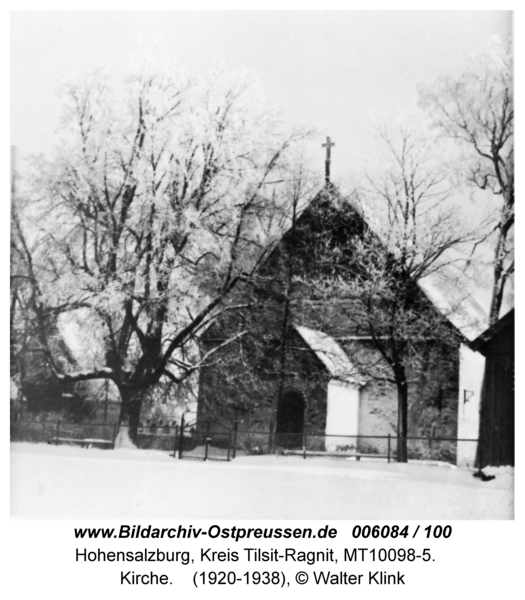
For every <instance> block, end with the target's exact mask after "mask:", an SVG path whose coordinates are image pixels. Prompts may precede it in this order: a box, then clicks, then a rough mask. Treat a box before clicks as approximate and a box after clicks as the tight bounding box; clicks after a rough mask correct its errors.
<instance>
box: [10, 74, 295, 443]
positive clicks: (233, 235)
mask: <svg viewBox="0 0 525 600" xmlns="http://www.w3.org/2000/svg"><path fill="white" fill-rule="evenodd" d="M64 93H65V108H66V110H65V113H64V120H63V126H62V132H63V139H62V142H61V146H60V148H59V149H58V152H57V154H56V156H55V158H54V159H53V160H52V161H50V162H43V161H41V162H40V163H39V164H38V165H37V167H36V169H35V172H34V173H33V175H32V178H31V180H30V183H29V184H28V185H27V186H26V190H25V195H26V197H28V198H30V200H31V201H30V202H26V203H25V204H24V205H23V206H22V204H17V206H16V207H15V210H14V216H13V221H14V229H15V230H16V232H17V238H18V240H17V247H18V250H19V254H20V256H22V257H23V260H24V262H25V269H26V272H27V277H28V281H29V282H30V288H31V293H30V296H29V302H30V308H31V313H32V318H33V320H34V322H35V324H36V328H37V333H38V335H37V339H38V342H39V344H40V349H41V351H42V352H43V353H44V355H45V357H46V361H47V362H48V364H49V366H50V368H51V369H52V370H53V372H54V373H55V375H56V377H57V378H58V379H59V380H60V381H63V382H68V381H82V380H90V379H109V380H112V381H113V382H114V383H115V384H116V386H117V387H118V390H119V392H120V396H121V425H124V426H126V427H123V428H122V431H123V432H124V431H127V430H128V428H129V433H130V436H131V438H132V440H134V439H135V436H136V431H137V426H138V422H139V416H140V410H141V405H142V399H143V398H144V395H145V394H146V393H147V392H148V390H149V389H151V387H152V386H155V385H156V384H157V383H158V382H159V381H161V380H166V381H171V382H173V383H175V384H180V383H182V382H183V381H184V380H187V378H188V377H190V375H191V374H192V373H195V371H196V370H197V369H199V368H200V367H202V366H203V365H205V364H206V363H207V361H208V360H209V359H210V358H211V354H212V353H213V351H210V352H208V353H207V354H204V355H202V354H199V353H197V352H196V351H195V348H196V342H197V339H198V336H199V333H200V332H201V331H202V330H203V329H204V328H206V327H207V326H208V325H209V323H210V322H211V321H212V320H213V319H214V318H216V316H217V314H218V313H219V312H220V310H221V308H224V307H223V302H224V300H225V298H227V296H228V295H229V294H230V293H231V291H232V290H233V289H234V288H235V286H236V285H237V284H238V282H240V281H242V280H243V279H244V278H246V277H249V276H250V274H251V273H252V272H253V270H254V269H255V268H256V266H257V264H258V263H259V262H260V261H261V260H262V259H263V258H264V256H265V255H266V252H267V244H268V240H269V239H270V238H271V235H272V233H273V232H272V227H273V225H272V223H273V221H272V214H273V213H274V212H275V210H276V206H277V205H278V204H279V190H280V188H281V187H282V185H283V181H284V180H285V179H286V178H287V177H288V173H289V168H290V164H289V154H290V151H291V150H292V149H293V148H294V147H295V146H296V145H297V143H298V142H300V141H301V139H303V138H304V136H305V134H304V132H297V131H295V132H292V133H290V134H283V133H282V132H280V131H279V124H278V122H277V120H276V118H275V116H274V115H273V114H272V113H270V112H268V111H267V110H265V109H264V108H263V107H262V105H261V100H260V95H259V93H258V90H257V86H256V82H255V81H253V79H251V78H249V77H248V76H246V75H230V74H227V73H225V72H224V71H223V70H216V71H214V72H212V73H211V74H210V75H207V76H197V75H192V74H187V73H181V72H173V71H170V70H169V69H162V68H159V67H155V68H154V69H151V68H137V69H135V70H132V71H131V72H130V74H129V75H128V78H127V80H126V82H125V86H124V88H123V90H120V95H119V94H113V95H112V93H111V89H110V87H109V84H108V79H107V78H106V77H104V76H101V75H99V76H95V77H94V78H92V79H90V80H86V81H83V82H81V83H80V84H77V85H69V86H67V87H66V88H65V90H64ZM118 98H121V99H120V101H119V100H118ZM51 324H58V327H60V328H61V331H63V332H65V335H66V336H67V332H68V330H69V331H71V330H72V329H73V328H74V330H75V331H76V332H77V337H81V338H82V343H81V345H83V347H84V348H85V351H84V355H85V356H84V359H85V362H89V365H88V366H87V367H86V368H85V369H83V370H81V371H78V370H77V371H76V372H64V371H63V368H62V365H61V364H60V361H59V360H58V359H57V357H56V354H55V352H54V351H53V346H52V343H51V340H50V339H49V331H50V326H51ZM242 335H243V332H242V331H241V332H238V333H236V334H235V336H234V337H233V338H232V339H236V338H237V337H238V336H242ZM232 339H230V340H225V342H224V345H227V344H228V343H230V342H231V341H232Z"/></svg>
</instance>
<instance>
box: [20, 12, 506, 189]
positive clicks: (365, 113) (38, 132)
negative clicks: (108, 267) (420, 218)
mask: <svg viewBox="0 0 525 600" xmlns="http://www.w3.org/2000/svg"><path fill="white" fill-rule="evenodd" d="M510 28H511V13H510V12H508V11H500V12H490V11H439V12H434V11H421V12H412V11H395V12H386V11H373V12H372V11H371V12H357V11H341V12H334V11H326V12H322V11H321V12H319V11H310V12H300V11H293V12H288V11H268V12H260V11H252V12H235V11H221V12H211V11H205V12H186V11H172V12H142V11H136V12H73V11H72V12H35V11H32V12H14V13H12V17H11V144H15V145H17V146H18V147H19V148H20V150H21V152H22V153H23V154H26V153H34V152H46V151H48V150H49V149H50V148H52V146H53V136H54V132H55V131H56V129H57V126H58V117H59V114H60V102H59V99H58V97H57V94H56V90H57V85H58V84H59V83H60V82H61V81H63V80H64V78H67V77H68V75H69V74H72V73H75V72H91V71H94V70H95V69H97V68H99V67H101V66H106V65H107V66H109V67H110V68H111V69H112V70H114V71H117V72H118V71H119V70H120V69H122V68H125V67H126V65H127V61H128V58H129V57H130V55H134V54H135V55H136V54H138V53H140V51H141V48H143V47H144V45H150V44H155V45H156V46H158V48H159V49H160V50H161V51H162V52H165V53H166V54H168V55H169V56H173V57H175V58H176V59H177V60H178V62H179V63H180V64H181V65H182V66H187V67H191V68H196V69H202V70H206V69H208V68H209V67H210V66H211V65H212V63H213V62H214V60H215V59H216V58H222V59H223V60H224V62H225V63H226V65H227V66H231V68H233V69H240V68H241V69H242V68H249V69H253V70H255V71H257V72H258V73H259V74H260V76H261V78H262V81H263V83H264V86H265V91H266V94H267V96H268V97H269V98H271V99H272V100H274V101H277V102H278V103H280V104H281V105H282V106H283V118H284V120H285V122H288V123H290V125H299V124H304V125H308V126H311V127H314V128H316V129H317V130H318V131H319V133H320V138H319V140H317V141H316V146H315V148H317V147H318V159H319V163H318V164H319V169H320V170H322V169H323V165H324V162H323V161H324V150H323V149H322V148H321V146H320V144H321V142H322V139H321V136H326V135H330V136H331V137H332V140H333V141H335V143H336V147H335V148H334V149H333V150H332V161H333V162H332V173H333V179H334V180H335V181H337V180H338V179H340V178H342V179H346V178H347V177H351V173H352V171H353V170H355V169H357V168H359V167H360V166H361V164H362V160H363V156H364V154H365V153H367V152H370V151H371V149H372V147H373V146H372V139H373V136H372V132H373V128H374V123H375V122H376V121H377V120H380V119H382V118H384V117H385V116H388V115H390V117H391V118H395V116H396V114H397V113H398V112H399V111H402V110H406V109H408V108H409V107H410V105H411V103H412V102H413V100H414V98H415V96H416V91H417V85H418V84H420V83H431V82H432V81H433V80H435V79H436V78H437V77H438V76H439V75H441V74H446V73H448V74H454V73H459V72H461V71H462V70H463V69H464V68H465V66H466V65H467V61H468V57H469V55H470V54H471V53H473V52H476V51H480V50H483V49H485V48H486V46H487V43H488V41H489V39H490V37H491V36H492V35H500V36H503V35H505V34H506V33H507V32H508V31H510ZM315 152H316V150H315V149H314V157H315V158H317V155H316V154H315Z"/></svg>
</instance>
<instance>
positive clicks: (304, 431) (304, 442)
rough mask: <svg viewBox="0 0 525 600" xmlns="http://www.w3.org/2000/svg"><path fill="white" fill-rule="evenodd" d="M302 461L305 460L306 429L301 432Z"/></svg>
mask: <svg viewBox="0 0 525 600" xmlns="http://www.w3.org/2000/svg"><path fill="white" fill-rule="evenodd" d="M303 459H304V460H306V429H304V430H303Z"/></svg>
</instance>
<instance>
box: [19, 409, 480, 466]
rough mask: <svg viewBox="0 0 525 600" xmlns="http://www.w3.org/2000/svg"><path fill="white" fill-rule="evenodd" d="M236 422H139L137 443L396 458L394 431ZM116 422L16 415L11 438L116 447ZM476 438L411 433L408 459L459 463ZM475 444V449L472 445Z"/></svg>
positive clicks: (210, 456) (186, 454) (210, 452)
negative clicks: (288, 428)
mask: <svg viewBox="0 0 525 600" xmlns="http://www.w3.org/2000/svg"><path fill="white" fill-rule="evenodd" d="M240 425H241V424H240V423H235V424H233V425H232V426H231V427H228V426H224V425H221V424H220V423H218V422H214V421H211V420H208V421H203V420H199V421H194V422H189V423H186V422H185V421H184V418H182V420H181V422H180V425H179V424H175V423H173V422H172V423H171V424H164V425H155V424H147V425H144V424H140V425H139V428H138V432H137V440H136V443H137V446H138V447H139V448H142V449H155V450H163V451H167V452H170V453H171V455H172V456H173V457H176V458H180V459H188V460H200V461H205V460H221V461H229V460H232V459H234V458H235V457H236V455H238V454H242V455H257V454H280V455H288V456H302V457H303V458H305V459H306V458H309V457H316V456H317V457H323V456H324V457H335V458H346V459H355V460H363V461H364V460H386V461H387V462H394V461H396V460H397V439H396V436H395V435H376V436H372V435H359V436H358V435H326V434H324V433H316V432H308V431H305V432H303V433H274V432H271V431H256V430H245V429H242V428H241V427H240ZM117 429H118V427H117V424H116V423H72V422H67V421H63V420H56V421H51V420H45V419H40V420H38V419H32V420H31V419H26V418H22V419H16V420H15V419H13V420H11V440H12V441H27V442H45V443H56V444H73V445H80V446H86V447H99V448H114V446H115V439H116V434H117ZM477 442H478V440H477V439H456V438H450V437H424V436H409V437H408V438H407V454H408V460H409V461H439V462H446V463H450V464H456V463H457V457H458V447H460V448H461V451H462V452H463V453H465V451H467V452H468V453H469V454H470V455H472V456H475V454H476V447H477ZM470 448H471V451H469V449H470Z"/></svg>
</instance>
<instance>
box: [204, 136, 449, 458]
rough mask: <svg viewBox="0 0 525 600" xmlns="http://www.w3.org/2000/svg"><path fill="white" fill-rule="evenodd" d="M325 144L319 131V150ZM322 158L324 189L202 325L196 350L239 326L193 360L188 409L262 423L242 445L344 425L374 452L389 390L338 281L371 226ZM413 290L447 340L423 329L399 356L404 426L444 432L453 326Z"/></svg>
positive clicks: (381, 445) (383, 433)
mask: <svg viewBox="0 0 525 600" xmlns="http://www.w3.org/2000/svg"><path fill="white" fill-rule="evenodd" d="M330 145H331V144H330V140H329V139H328V144H327V146H328V148H327V150H328V151H329V149H330ZM329 165H330V156H329V154H328V153H327V167H326V181H325V186H324V187H323V189H322V190H321V191H320V192H319V193H318V194H317V195H316V196H315V198H314V199H313V200H312V201H311V202H310V203H309V204H308V206H307V208H306V209H304V210H303V211H302V213H301V214H300V215H299V216H298V217H297V218H296V220H295V222H293V223H292V225H291V227H290V228H289V229H288V231H286V232H285V234H284V235H283V236H282V238H281V239H280V241H279V242H278V243H277V244H276V245H275V247H274V248H273V250H272V252H271V254H270V255H269V257H268V258H267V260H266V261H265V262H264V264H262V266H261V267H260V268H259V270H258V272H257V274H256V275H255V276H254V278H253V280H252V281H250V282H246V283H243V284H242V286H240V287H239V288H238V289H237V290H236V291H235V293H234V294H233V295H232V296H231V297H230V298H229V299H228V303H227V304H226V305H225V307H224V309H225V310H224V311H223V313H222V314H221V316H220V317H219V318H218V320H217V321H216V322H215V323H214V324H213V325H212V326H211V327H210V328H209V329H208V330H207V331H206V332H205V334H204V335H203V336H202V340H201V342H202V346H203V350H204V351H209V350H210V349H212V348H216V347H218V346H219V345H221V344H224V342H225V341H226V340H228V339H231V338H232V337H234V336H235V335H237V336H238V337H237V338H236V340H235V341H234V342H232V343H231V344H228V345H226V346H224V348H222V349H221V350H220V351H218V352H217V353H216V354H215V355H214V364H213V365H211V366H209V367H206V368H203V369H202V370H201V374H200V383H199V386H200V390H199V407H198V414H199V417H200V418H201V419H205V418H206V419H210V420H213V421H214V422H216V423H220V424H222V425H225V426H231V425H232V424H233V422H235V421H237V422H239V423H240V424H239V431H240V432H242V431H250V432H261V434H260V435H256V436H255V435H254V436H252V438H253V439H251V438H250V437H249V436H246V437H245V438H242V439H243V440H244V441H243V442H242V443H241V445H242V444H244V446H245V449H246V450H247V451H254V450H255V449H256V448H261V447H264V448H268V447H273V448H276V447H277V448H279V447H282V448H294V447H295V448H300V447H303V446H304V445H305V444H306V447H307V448H311V449H312V450H315V449H316V448H317V449H319V450H324V451H337V450H341V449H344V448H345V447H347V446H348V445H349V438H346V437H345V436H359V437H358V438H357V437H356V438H355V440H354V443H355V444H356V447H357V448H358V450H359V451H360V452H362V453H370V454H375V453H384V452H385V450H386V444H387V442H388V439H387V438H388V436H389V435H390V436H392V437H393V438H395V437H396V432H397V428H398V416H399V415H398V392H399V390H398V389H397V387H396V385H395V382H394V381H393V380H392V376H391V375H390V376H389V372H390V371H389V368H388V365H385V361H384V357H382V356H381V351H380V349H378V344H377V339H374V335H373V333H371V332H370V329H369V328H368V327H367V324H366V320H365V321H363V319H361V318H358V315H359V314H360V312H359V310H358V309H357V304H356V302H357V301H356V299H355V298H354V297H352V294H351V293H349V291H348V289H346V287H345V284H344V279H345V277H348V278H351V277H353V276H355V274H356V273H357V272H359V270H363V269H366V268H367V266H366V265H362V264H361V265H360V264H356V263H355V257H354V255H353V253H352V247H353V246H352V245H353V243H355V241H356V240H360V239H362V238H363V236H365V235H369V234H370V231H369V228H368V225H367V223H366V220H365V219H364V218H363V216H362V214H361V213H360V212H359V210H357V209H356V208H355V207H354V206H353V205H352V203H351V202H350V201H348V200H347V199H345V198H343V197H342V196H341V195H340V193H339V192H338V190H337V188H336V187H335V186H334V185H332V184H331V182H330V180H329ZM384 252H385V254H388V250H387V249H386V248H385V249H384ZM338 282H341V285H339V284H338ZM407 285H412V284H411V283H408V284H407ZM413 296H414V306H417V307H419V308H418V310H421V311H428V314H431V315H432V319H435V321H436V323H439V327H443V328H445V329H447V331H449V332H450V335H449V336H448V339H447V340H446V343H445V342H444V341H443V337H442V336H441V337H438V336H436V338H435V339H433V338H432V337H431V336H427V337H426V338H424V339H422V340H421V341H420V342H418V345H416V346H415V348H416V350H415V352H416V355H417V356H414V357H413V359H411V360H410V361H409V363H407V364H406V365H405V368H406V382H407V386H408V416H407V419H408V435H409V436H436V437H451V438H453V437H455V436H456V435H457V406H458V404H457V399H458V364H459V339H460V336H459V333H458V332H457V330H456V329H455V328H454V326H452V325H451V324H450V323H449V322H448V321H447V320H446V319H445V318H444V317H442V316H441V315H440V313H439V312H438V311H437V310H436V309H435V307H434V306H433V305H432V303H431V302H430V301H429V300H428V298H427V296H426V295H425V293H424V292H423V291H422V290H421V289H420V288H419V287H418V286H417V285H415V284H413ZM387 309H388V307H385V310H387ZM361 312H362V311H361ZM315 434H322V436H323V439H322V441H320V438H316V436H315ZM350 441H351V440H350ZM321 446H322V447H321ZM454 453H455V444H454V443H450V444H446V443H444V444H440V445H439V447H435V448H433V449H429V448H428V446H426V445H425V444H424V443H423V442H421V443H419V442H417V443H411V444H410V445H409V456H413V457H415V458H435V459H440V458H443V459H446V460H449V461H450V460H452V461H454V456H453V455H454Z"/></svg>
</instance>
